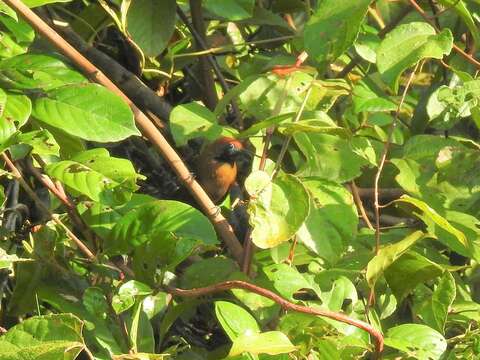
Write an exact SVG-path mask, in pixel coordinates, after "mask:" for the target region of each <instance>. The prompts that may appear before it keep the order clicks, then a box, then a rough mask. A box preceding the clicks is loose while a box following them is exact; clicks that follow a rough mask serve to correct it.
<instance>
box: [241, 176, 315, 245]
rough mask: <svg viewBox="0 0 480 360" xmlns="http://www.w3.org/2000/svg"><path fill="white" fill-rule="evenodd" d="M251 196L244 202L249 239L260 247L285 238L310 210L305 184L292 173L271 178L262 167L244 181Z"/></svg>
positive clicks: (296, 228)
mask: <svg viewBox="0 0 480 360" xmlns="http://www.w3.org/2000/svg"><path fill="white" fill-rule="evenodd" d="M245 188H246V189H247V191H248V193H249V194H250V196H252V200H251V201H250V203H249V206H248V213H249V215H250V224H251V225H252V227H253V230H252V240H253V242H254V244H255V245H257V246H258V247H260V248H262V249H267V248H272V247H275V246H277V245H278V244H280V243H282V242H284V241H287V240H288V239H290V238H291V237H292V236H293V235H295V233H296V232H297V231H298V229H299V228H300V226H301V225H302V223H303V222H304V221H305V219H306V217H307V216H308V213H309V211H310V200H309V196H308V193H307V191H306V189H305V187H304V186H303V185H302V183H301V182H300V180H298V178H296V177H295V176H293V175H280V176H278V177H276V178H275V180H274V181H273V182H272V181H271V180H270V176H269V175H268V174H267V173H265V172H263V171H256V172H253V173H251V174H250V176H249V177H248V178H247V180H246V181H245Z"/></svg>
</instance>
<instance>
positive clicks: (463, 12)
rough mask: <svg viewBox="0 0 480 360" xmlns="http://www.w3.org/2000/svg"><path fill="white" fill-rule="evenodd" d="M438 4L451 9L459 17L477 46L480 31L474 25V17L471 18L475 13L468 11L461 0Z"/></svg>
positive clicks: (440, 0) (448, 0) (443, 1)
mask: <svg viewBox="0 0 480 360" xmlns="http://www.w3.org/2000/svg"><path fill="white" fill-rule="evenodd" d="M438 2H439V3H440V4H442V5H443V6H445V7H446V8H448V9H450V8H453V10H454V11H455V12H456V13H457V14H458V16H460V18H461V19H462V20H463V22H464V23H465V25H466V26H467V28H468V30H469V31H470V33H471V34H472V36H473V39H474V41H475V43H477V44H478V43H479V42H480V31H479V30H478V26H477V24H476V23H475V20H474V17H473V16H472V14H475V13H474V12H473V11H472V12H470V11H469V9H468V8H467V6H466V5H465V2H464V1H462V0H439V1H438ZM477 20H478V19H477Z"/></svg>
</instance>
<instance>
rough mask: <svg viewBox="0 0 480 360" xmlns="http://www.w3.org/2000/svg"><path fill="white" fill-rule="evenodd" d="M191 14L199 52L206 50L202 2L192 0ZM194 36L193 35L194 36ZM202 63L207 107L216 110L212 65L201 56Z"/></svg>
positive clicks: (201, 72)
mask: <svg viewBox="0 0 480 360" xmlns="http://www.w3.org/2000/svg"><path fill="white" fill-rule="evenodd" d="M190 13H191V16H192V25H193V28H194V29H195V32H196V34H197V36H194V38H195V42H196V47H197V50H205V46H202V45H205V44H206V41H205V24H204V23H203V11H202V0H190ZM192 35H193V34H192ZM198 61H199V63H200V76H201V77H202V78H203V81H202V82H203V87H204V89H205V92H204V94H203V97H204V101H205V105H206V106H207V107H208V108H209V109H210V110H214V109H215V106H217V102H218V97H217V91H216V90H215V80H214V79H213V74H212V72H211V71H210V66H209V65H210V64H209V61H208V58H205V57H203V56H200V57H199V58H198Z"/></svg>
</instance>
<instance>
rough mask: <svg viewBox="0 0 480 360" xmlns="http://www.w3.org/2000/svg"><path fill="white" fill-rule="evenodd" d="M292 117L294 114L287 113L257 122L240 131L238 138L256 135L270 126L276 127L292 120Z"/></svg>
mask: <svg viewBox="0 0 480 360" xmlns="http://www.w3.org/2000/svg"><path fill="white" fill-rule="evenodd" d="M294 115H295V114H294V113H287V114H282V115H277V116H272V117H270V118H268V119H265V120H262V121H259V122H257V123H255V124H253V125H252V126H250V127H249V128H248V129H247V130H244V131H242V132H241V133H240V134H239V135H238V137H239V138H241V139H245V138H248V137H250V136H253V135H256V134H257V133H258V132H259V131H260V130H263V129H266V128H269V127H270V126H274V125H278V124H280V123H282V122H283V121H286V120H288V119H292V118H293V116H294Z"/></svg>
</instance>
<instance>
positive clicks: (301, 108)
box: [272, 77, 316, 179]
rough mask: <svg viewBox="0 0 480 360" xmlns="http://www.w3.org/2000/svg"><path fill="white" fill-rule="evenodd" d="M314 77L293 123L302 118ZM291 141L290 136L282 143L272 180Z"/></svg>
mask: <svg viewBox="0 0 480 360" xmlns="http://www.w3.org/2000/svg"><path fill="white" fill-rule="evenodd" d="M315 79H316V77H314V78H313V79H312V83H311V84H310V86H309V88H308V90H307V93H306V94H305V97H304V99H303V101H302V104H301V105H300V108H299V109H298V111H297V114H296V115H295V118H294V119H293V121H292V122H293V123H296V122H298V121H299V120H300V118H301V117H302V114H303V111H304V110H305V106H306V105H307V101H308V98H309V97H310V94H311V93H312V89H313V82H314V81H315ZM291 140H292V135H288V136H287V137H286V138H285V139H284V140H283V143H282V148H281V149H280V153H279V154H278V158H277V162H276V164H275V169H274V170H273V175H272V179H274V178H275V176H277V174H278V172H279V171H280V166H281V164H282V161H283V158H284V157H285V154H286V153H287V149H288V145H289V144H290V141H291Z"/></svg>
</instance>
